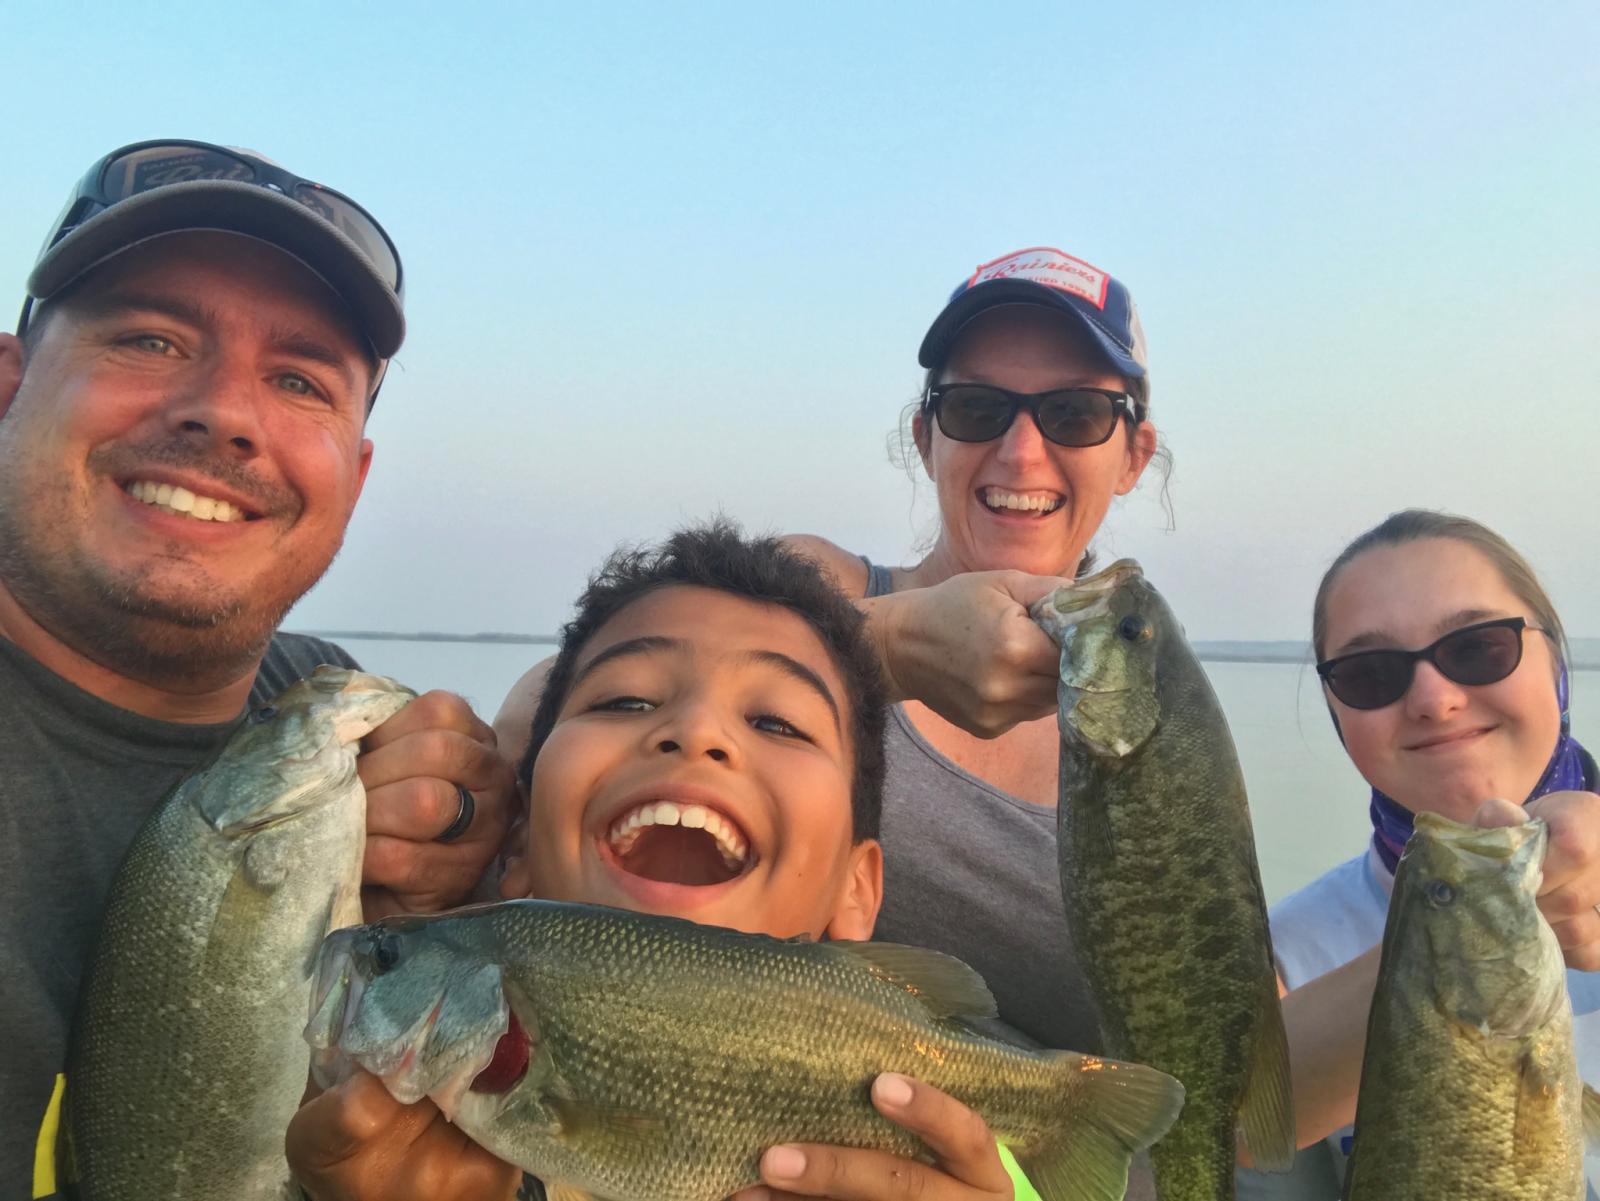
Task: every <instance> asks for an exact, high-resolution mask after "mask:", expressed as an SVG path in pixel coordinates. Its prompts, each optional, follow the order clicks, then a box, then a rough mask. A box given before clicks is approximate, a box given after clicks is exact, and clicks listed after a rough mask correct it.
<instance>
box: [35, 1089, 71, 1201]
mask: <svg viewBox="0 0 1600 1201" xmlns="http://www.w3.org/2000/svg"><path fill="white" fill-rule="evenodd" d="M66 1087H67V1078H66V1077H65V1076H63V1075H62V1074H61V1073H59V1072H58V1073H56V1086H55V1088H54V1089H52V1090H51V1092H50V1104H49V1105H46V1106H45V1108H44V1121H42V1122H40V1123H39V1141H38V1142H36V1143H34V1145H33V1195H34V1198H35V1201H37V1198H40V1197H54V1196H55V1195H56V1131H57V1130H58V1129H59V1128H60V1126H61V1094H62V1093H63V1092H65V1091H66Z"/></svg>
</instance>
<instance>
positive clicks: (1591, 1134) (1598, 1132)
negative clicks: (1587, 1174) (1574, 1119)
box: [1583, 1084, 1600, 1154]
mask: <svg viewBox="0 0 1600 1201" xmlns="http://www.w3.org/2000/svg"><path fill="white" fill-rule="evenodd" d="M1583 1141H1584V1142H1585V1143H1587V1144H1588V1147H1587V1148H1586V1149H1587V1150H1588V1151H1589V1152H1590V1153H1591V1154H1593V1153H1594V1152H1597V1151H1600V1093H1597V1092H1595V1091H1594V1089H1592V1088H1590V1087H1589V1086H1588V1085H1587V1084H1585V1085H1584V1086H1583Z"/></svg>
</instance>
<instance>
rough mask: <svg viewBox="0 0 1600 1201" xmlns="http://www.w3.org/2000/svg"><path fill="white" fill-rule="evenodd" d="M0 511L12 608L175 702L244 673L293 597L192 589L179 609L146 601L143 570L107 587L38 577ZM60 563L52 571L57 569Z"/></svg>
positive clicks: (94, 579)
mask: <svg viewBox="0 0 1600 1201" xmlns="http://www.w3.org/2000/svg"><path fill="white" fill-rule="evenodd" d="M17 533H18V531H16V530H15V529H14V528H12V523H11V521H10V515H9V514H8V513H6V512H5V511H4V510H3V509H0V579H3V580H4V581H5V584H6V587H7V588H8V589H9V590H10V591H11V594H12V596H14V597H15V598H16V600H17V603H18V604H19V605H21V606H22V608H23V609H25V610H26V611H27V613H28V615H29V616H30V617H32V618H33V620H34V621H36V622H38V623H39V624H40V625H41V626H43V627H44V628H45V629H46V630H48V631H49V632H50V633H51V634H52V635H53V636H54V637H56V638H57V639H59V640H60V641H61V642H63V643H65V644H66V645H67V646H69V647H71V648H72V649H73V650H74V651H76V652H77V653H78V654H80V655H82V656H84V658H86V659H90V660H92V661H93V662H95V663H98V664H99V665H100V666H102V667H104V668H107V669H108V670H110V671H113V672H115V673H117V674H118V675H120V676H124V677H126V678H128V679H133V680H138V681H140V682H142V683H145V684H148V685H150V686H151V687H155V688H161V689H164V690H167V691H171V692H178V693H196V692H205V691H210V690H211V689H213V688H219V687H222V686H223V685H225V684H227V683H230V682H231V681H233V680H236V679H238V678H239V677H240V676H242V675H245V674H246V673H248V672H249V671H251V670H252V669H253V668H254V667H255V665H256V664H257V663H258V662H259V661H260V658H261V656H262V654H263V653H264V652H265V651H266V647H267V643H268V642H269V641H270V640H271V638H272V634H273V632H274V631H275V630H276V629H277V628H278V623H279V622H280V621H282V620H283V617H284V614H286V613H287V612H288V611H289V608H290V606H291V605H292V604H293V603H294V600H296V599H298V595H297V596H296V597H293V598H290V599H289V600H287V601H285V602H284V603H282V604H279V605H266V606H263V605H262V604H261V598H260V597H259V595H258V596H257V597H256V598H255V599H254V600H251V599H247V598H246V597H245V596H242V595H241V596H232V597H229V596H224V595H222V594H221V590H220V589H213V590H210V591H211V594H210V595H207V591H206V590H195V589H191V590H190V591H189V595H187V596H185V597H184V598H182V599H181V600H174V599H167V598H161V597H154V596H151V595H150V593H149V590H148V588H149V585H148V584H147V582H146V581H147V579H148V576H149V575H150V574H152V573H151V570H150V569H138V570H136V571H132V572H125V573H123V574H122V575H121V576H120V577H109V576H107V575H106V574H105V573H104V572H98V571H93V570H83V569H82V568H83V566H84V565H82V564H78V567H79V570H76V571H73V572H72V573H71V574H70V575H68V574H65V573H61V572H51V571H48V570H40V569H39V568H40V564H39V563H38V562H36V561H35V560H34V559H33V558H32V556H30V555H29V554H28V553H27V551H26V550H25V549H24V548H23V546H22V545H20V544H19V543H18V541H17V539H16V534H17ZM58 562H59V561H58Z"/></svg>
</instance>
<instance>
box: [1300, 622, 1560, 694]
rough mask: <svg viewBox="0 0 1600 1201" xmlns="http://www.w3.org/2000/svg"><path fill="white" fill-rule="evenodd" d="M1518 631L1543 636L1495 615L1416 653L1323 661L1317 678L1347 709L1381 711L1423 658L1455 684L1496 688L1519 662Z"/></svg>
mask: <svg viewBox="0 0 1600 1201" xmlns="http://www.w3.org/2000/svg"><path fill="white" fill-rule="evenodd" d="M1523 630H1532V631H1534V633H1536V634H1539V633H1543V632H1544V631H1542V630H1540V629H1539V628H1538V627H1537V626H1530V625H1529V624H1528V623H1527V621H1526V620H1525V619H1523V618H1521V617H1499V618H1496V619H1495V620H1493V621H1480V622H1477V623H1476V624H1474V625H1470V626H1462V627H1461V628H1460V629H1459V630H1451V631H1450V632H1449V633H1448V634H1446V635H1445V636H1444V637H1443V638H1440V639H1439V640H1438V641H1436V642H1433V643H1430V644H1429V645H1428V646H1425V647H1423V648H1422V649H1421V650H1420V651H1398V650H1380V651H1356V652H1355V653H1354V654H1350V655H1340V656H1339V657H1338V658H1337V659H1325V660H1323V661H1322V662H1321V663H1318V664H1317V674H1318V675H1319V676H1321V677H1322V681H1323V683H1325V684H1327V686H1328V691H1329V692H1331V693H1333V695H1334V696H1335V697H1336V698H1337V699H1338V700H1340V701H1342V702H1343V703H1344V704H1346V705H1348V706H1350V708H1352V709H1382V708H1383V707H1384V706H1385V705H1392V704H1394V703H1395V702H1396V701H1397V700H1399V699H1400V698H1401V697H1403V696H1404V695H1405V694H1406V690H1407V689H1408V688H1410V687H1411V678H1412V677H1413V676H1414V675H1415V674H1416V670H1417V664H1418V663H1419V662H1421V661H1423V660H1427V661H1428V662H1429V663H1432V664H1433V666H1434V667H1435V668H1436V669H1437V670H1438V672H1439V674H1440V675H1442V676H1443V677H1444V678H1445V679H1447V680H1452V681H1454V682H1455V683H1457V684H1465V685H1467V686H1469V687H1471V686H1473V685H1480V684H1498V683H1499V682H1500V681H1501V680H1503V679H1505V678H1506V677H1507V676H1509V675H1510V674H1511V673H1512V672H1514V671H1516V670H1517V665H1518V664H1519V663H1521V662H1522V631H1523Z"/></svg>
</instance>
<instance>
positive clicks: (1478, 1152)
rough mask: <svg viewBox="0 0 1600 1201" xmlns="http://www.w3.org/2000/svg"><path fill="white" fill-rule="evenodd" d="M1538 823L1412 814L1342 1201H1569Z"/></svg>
mask: <svg viewBox="0 0 1600 1201" xmlns="http://www.w3.org/2000/svg"><path fill="white" fill-rule="evenodd" d="M1546 840H1547V835H1546V832H1545V826H1544V823H1543V822H1538V821H1535V822H1530V823H1528V824H1526V825H1522V826H1507V827H1502V828H1499V829H1489V830H1485V829H1479V828H1477V827H1475V826H1463V825H1460V824H1459V823H1457V822H1453V821H1451V820H1449V819H1448V818H1445V817H1440V816H1438V815H1437V814H1433V813H1419V814H1418V815H1417V820H1416V833H1415V834H1413V835H1412V838H1411V841H1410V842H1409V843H1407V845H1406V850H1405V854H1404V855H1402V856H1401V858H1400V866H1399V869H1398V870H1397V871H1396V872H1395V878H1394V894H1393V897H1392V899H1391V900H1390V902H1389V920H1388V924H1387V925H1386V926H1385V928H1384V933H1383V960H1382V966H1381V967H1380V968H1379V972H1378V988H1377V992H1376V993H1375V994H1374V996H1373V999H1372V1013H1371V1016H1370V1018H1369V1019H1368V1022H1367V1048H1366V1054H1365V1056H1364V1058H1363V1060H1362V1067H1361V1094H1360V1099H1359V1101H1358V1102H1357V1106H1356V1139H1355V1148H1354V1150H1353V1151H1352V1153H1351V1160H1350V1163H1349V1167H1348V1170H1347V1171H1346V1174H1345V1193H1344V1196H1345V1198H1346V1201H1377V1199H1381V1201H1414V1199H1417V1201H1420V1199H1422V1198H1426V1199H1427V1201H1437V1199H1439V1198H1446V1197H1447V1198H1449V1199H1450V1201H1490V1199H1491V1198H1494V1199H1496V1201H1582V1198H1583V1196H1584V1193H1585V1184H1584V1176H1583V1150H1584V1137H1583V1114H1582V1094H1583V1086H1582V1085H1581V1083H1580V1082H1579V1079H1578V1070H1577V1062H1576V1060H1575V1059H1574V1056H1573V1047H1572V1006H1571V1003H1570V1002H1569V1001H1568V999H1567V978H1566V969H1565V967H1564V965H1563V964H1562V958H1561V947H1560V945H1559V944H1558V943H1557V942H1556V936H1555V934H1554V932H1553V931H1552V930H1551V929H1550V927H1549V926H1548V925H1547V924H1546V923H1545V920H1544V918H1543V917H1542V916H1541V915H1540V913H1539V909H1538V906H1537V904H1536V903H1535V897H1536V895H1537V893H1538V890H1539V883H1540V880H1541V871H1540V866H1541V864H1542V863H1543V862H1544V852H1545V844H1546Z"/></svg>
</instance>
